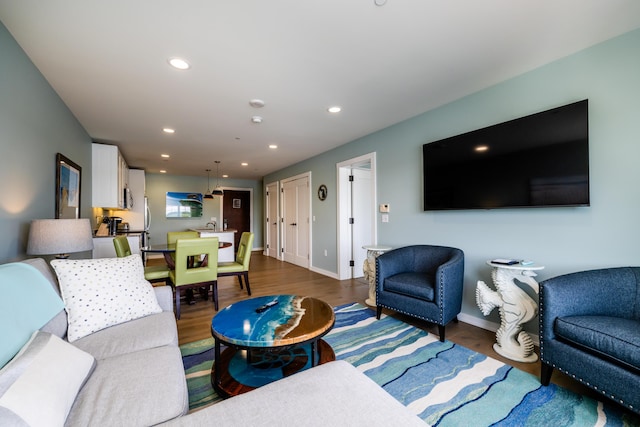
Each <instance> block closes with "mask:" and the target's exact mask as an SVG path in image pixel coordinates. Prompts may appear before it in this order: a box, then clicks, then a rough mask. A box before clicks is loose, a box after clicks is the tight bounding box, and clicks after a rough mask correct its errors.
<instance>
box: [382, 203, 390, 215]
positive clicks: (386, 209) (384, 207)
mask: <svg viewBox="0 0 640 427" xmlns="http://www.w3.org/2000/svg"><path fill="white" fill-rule="evenodd" d="M380 212H382V213H388V212H389V204H388V203H381V204H380Z"/></svg>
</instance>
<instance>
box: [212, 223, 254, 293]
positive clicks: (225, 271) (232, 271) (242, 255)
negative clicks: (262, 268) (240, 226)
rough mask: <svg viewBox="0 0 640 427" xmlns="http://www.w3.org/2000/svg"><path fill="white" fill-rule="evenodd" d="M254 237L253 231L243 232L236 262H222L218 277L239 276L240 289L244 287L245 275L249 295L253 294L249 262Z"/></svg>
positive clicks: (219, 266) (219, 265)
mask: <svg viewBox="0 0 640 427" xmlns="http://www.w3.org/2000/svg"><path fill="white" fill-rule="evenodd" d="M253 237H254V235H253V233H249V232H247V231H245V232H244V233H242V235H241V236H240V243H238V251H237V252H236V260H235V262H221V263H219V264H218V277H220V276H238V281H239V282H240V289H242V278H243V277H244V282H245V283H246V285H247V294H248V295H251V287H250V285H249V262H250V261H251V250H252V249H253Z"/></svg>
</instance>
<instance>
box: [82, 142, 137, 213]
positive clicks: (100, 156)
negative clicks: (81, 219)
mask: <svg viewBox="0 0 640 427" xmlns="http://www.w3.org/2000/svg"><path fill="white" fill-rule="evenodd" d="M91 164H92V176H91V178H92V180H91V183H92V203H91V206H93V207H96V208H114V209H125V208H126V204H125V194H124V189H125V188H128V185H129V167H128V166H127V162H126V161H125V160H124V157H122V154H120V150H118V147H116V146H115V145H106V144H96V143H94V144H92V152H91Z"/></svg>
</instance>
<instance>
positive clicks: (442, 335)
mask: <svg viewBox="0 0 640 427" xmlns="http://www.w3.org/2000/svg"><path fill="white" fill-rule="evenodd" d="M438 334H439V335H440V342H444V325H438Z"/></svg>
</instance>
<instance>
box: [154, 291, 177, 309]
mask: <svg viewBox="0 0 640 427" xmlns="http://www.w3.org/2000/svg"><path fill="white" fill-rule="evenodd" d="M153 290H154V291H155V293H156V298H157V299H158V304H159V305H160V307H161V308H162V311H173V290H172V289H171V286H155V287H154V288H153Z"/></svg>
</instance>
